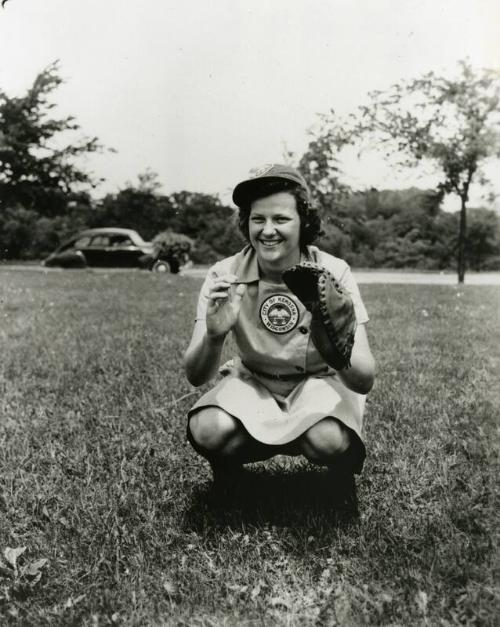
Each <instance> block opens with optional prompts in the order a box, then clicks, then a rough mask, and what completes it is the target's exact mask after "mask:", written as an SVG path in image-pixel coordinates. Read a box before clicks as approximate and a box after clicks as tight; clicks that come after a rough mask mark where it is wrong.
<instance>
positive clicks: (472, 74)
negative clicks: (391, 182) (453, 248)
mask: <svg viewBox="0 0 500 627" xmlns="http://www.w3.org/2000/svg"><path fill="white" fill-rule="evenodd" d="M364 141H365V142H366V141H369V142H370V144H369V145H370V147H373V146H378V147H381V148H383V149H384V152H385V156H386V157H388V158H391V159H392V158H394V157H396V159H397V161H398V163H399V164H401V165H403V166H415V165H417V164H419V163H421V162H423V161H428V162H429V163H431V164H432V165H433V166H434V167H435V169H436V170H437V172H438V173H440V175H441V181H440V183H439V185H438V192H439V193H440V194H442V195H444V194H448V193H456V194H457V195H458V196H459V197H460V200H461V212H460V221H459V236H458V246H457V267H458V279H459V282H463V280H464V274H465V265H466V253H465V246H466V210H467V203H468V200H469V190H470V186H471V184H472V183H473V182H477V183H479V184H485V183H486V182H487V181H486V178H485V176H484V174H483V172H482V169H481V166H482V165H483V164H484V163H485V161H486V160H488V159H490V158H498V157H500V78H499V76H498V73H496V72H493V71H490V70H481V71H477V70H474V69H473V68H472V67H471V66H470V64H469V63H467V62H465V61H463V62H461V63H460V64H459V74H458V76H456V77H453V78H447V77H442V76H438V75H436V74H435V73H434V72H429V73H427V74H425V75H424V76H422V77H421V78H417V79H413V80H407V81H400V82H399V83H397V84H395V85H393V86H392V87H391V88H389V89H388V90H385V91H374V92H371V93H370V94H369V101H368V104H367V105H365V106H361V107H359V110H358V112H357V113H356V114H353V115H351V116H350V117H349V118H348V119H340V118H339V117H338V116H336V115H335V112H334V111H331V112H330V113H329V114H326V115H323V116H320V127H319V130H318V131H317V132H316V133H315V135H314V138H313V140H312V141H311V143H310V145H309V150H308V152H309V153H311V154H309V155H307V160H308V161H309V162H310V163H311V164H312V167H313V168H314V169H315V170H316V171H317V170H318V169H320V170H321V169H323V170H324V171H325V172H326V173H327V174H328V172H332V173H333V174H335V173H336V171H337V170H338V168H337V167H336V163H335V161H333V159H336V160H337V161H338V154H339V151H340V150H341V149H342V148H343V147H345V146H349V145H351V146H356V145H357V146H358V147H361V148H362V147H363V142H364Z"/></svg>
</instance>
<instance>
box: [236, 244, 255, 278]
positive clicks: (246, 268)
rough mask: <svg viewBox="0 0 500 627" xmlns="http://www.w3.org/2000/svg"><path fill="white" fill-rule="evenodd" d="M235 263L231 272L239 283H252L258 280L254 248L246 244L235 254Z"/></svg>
mask: <svg viewBox="0 0 500 627" xmlns="http://www.w3.org/2000/svg"><path fill="white" fill-rule="evenodd" d="M236 258H237V265H236V267H235V268H234V270H233V272H234V274H236V276H237V277H238V282H239V283H253V282H254V281H258V280H259V264H258V263H257V255H256V254H255V250H254V249H253V248H252V247H251V246H250V244H248V246H245V248H244V249H243V250H242V251H241V252H240V253H238V255H237V257H236Z"/></svg>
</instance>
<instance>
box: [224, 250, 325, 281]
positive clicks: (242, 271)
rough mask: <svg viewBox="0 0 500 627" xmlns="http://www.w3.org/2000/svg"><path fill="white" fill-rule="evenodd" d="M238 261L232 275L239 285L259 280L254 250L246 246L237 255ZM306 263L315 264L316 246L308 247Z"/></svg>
mask: <svg viewBox="0 0 500 627" xmlns="http://www.w3.org/2000/svg"><path fill="white" fill-rule="evenodd" d="M237 257H239V259H238V261H237V266H236V267H235V268H234V273H235V274H236V276H237V277H238V282H239V283H253V282H254V281H258V280H259V279H260V275H259V264H258V262H257V255H256V254H255V250H254V249H253V248H252V247H251V246H250V244H248V246H245V248H244V249H243V250H242V251H241V252H240V253H239V254H238V256H237ZM305 257H306V261H314V262H317V257H318V248H316V246H308V247H307V249H306V253H305Z"/></svg>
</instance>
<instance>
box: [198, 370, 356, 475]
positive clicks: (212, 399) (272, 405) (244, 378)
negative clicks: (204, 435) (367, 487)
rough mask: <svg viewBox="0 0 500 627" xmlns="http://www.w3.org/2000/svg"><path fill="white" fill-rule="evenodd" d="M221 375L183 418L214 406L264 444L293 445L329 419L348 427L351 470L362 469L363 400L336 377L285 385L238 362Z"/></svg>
mask: <svg viewBox="0 0 500 627" xmlns="http://www.w3.org/2000/svg"><path fill="white" fill-rule="evenodd" d="M220 373H221V374H222V375H223V378H222V379H221V380H220V381H219V382H218V383H217V384H216V385H215V386H214V387H213V388H212V389H211V390H209V391H208V392H206V393H205V394H204V395H203V396H202V397H201V398H200V399H199V400H198V401H197V402H196V403H195V404H194V405H193V407H192V408H191V409H190V410H189V412H188V417H191V416H192V415H193V414H194V413H195V412H196V411H198V410H200V409H202V408H204V407H219V408H220V409H222V410H224V411H225V412H226V413H228V414H230V415H231V416H233V417H234V418H237V419H238V420H239V421H240V422H241V423H242V424H243V426H244V427H245V429H246V430H247V431H248V433H249V434H250V435H251V436H252V437H253V438H254V439H255V440H258V441H259V442H262V443H263V444H268V445H283V444H287V443H289V442H292V441H293V440H295V439H297V438H298V437H299V436H300V435H301V434H302V433H304V432H305V431H307V429H309V428H310V427H312V426H313V425H314V424H316V423H317V422H319V421H320V420H323V418H326V417H332V418H335V419H336V420H338V421H339V422H341V423H342V424H343V425H344V426H345V427H347V428H348V429H349V431H350V434H351V436H352V437H351V445H352V446H353V448H354V449H355V451H353V452H355V456H356V467H357V469H356V472H360V471H361V468H362V466H363V462H364V459H365V457H366V448H365V444H364V442H363V435H362V431H363V415H364V409H365V403H366V396H365V395H362V394H356V393H355V392H352V391H351V390H349V389H348V388H347V387H346V386H345V385H344V384H343V383H342V381H341V380H340V379H339V377H338V376H337V375H334V374H333V375H332V374H325V375H321V374H318V375H310V376H307V377H305V378H304V379H303V380H301V381H300V382H299V383H296V382H295V383H291V384H290V383H285V382H279V381H274V380H271V379H266V378H265V377H260V376H258V375H256V374H255V373H253V372H252V371H250V370H249V369H248V368H246V367H245V365H244V364H242V363H241V361H240V360H239V359H234V360H231V361H230V362H228V363H227V364H224V366H223V367H222V368H221V369H220ZM280 386H282V387H281V389H280ZM290 388H291V389H290Z"/></svg>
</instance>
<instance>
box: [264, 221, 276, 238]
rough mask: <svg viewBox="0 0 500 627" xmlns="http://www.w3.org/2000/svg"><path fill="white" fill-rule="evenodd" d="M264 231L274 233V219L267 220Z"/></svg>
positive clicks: (265, 233)
mask: <svg viewBox="0 0 500 627" xmlns="http://www.w3.org/2000/svg"><path fill="white" fill-rule="evenodd" d="M262 233H263V234H264V235H267V234H269V235H272V234H273V233H274V224H273V221H272V220H266V221H265V223H264V225H263V227H262Z"/></svg>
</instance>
